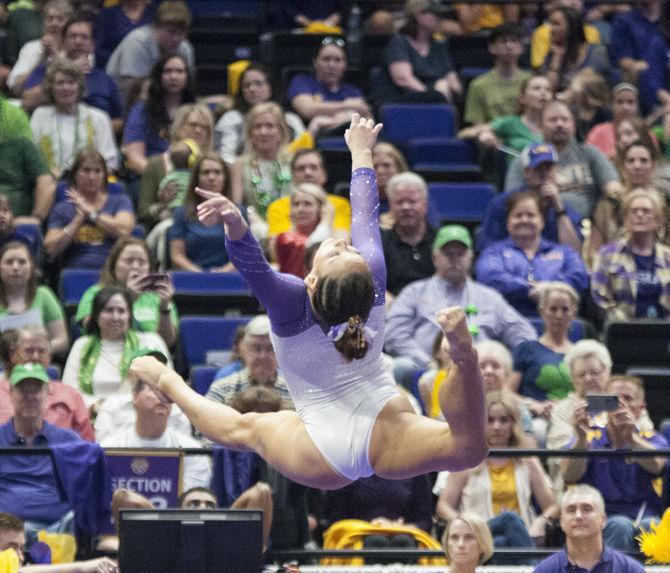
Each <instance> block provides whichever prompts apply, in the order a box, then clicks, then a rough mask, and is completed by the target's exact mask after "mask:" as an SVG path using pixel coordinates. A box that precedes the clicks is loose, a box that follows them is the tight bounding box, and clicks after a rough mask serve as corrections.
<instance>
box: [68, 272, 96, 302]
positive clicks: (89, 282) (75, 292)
mask: <svg viewBox="0 0 670 573" xmlns="http://www.w3.org/2000/svg"><path fill="white" fill-rule="evenodd" d="M98 280H100V271H99V270H96V269H63V270H62V271H61V275H60V283H59V285H58V296H59V298H60V300H61V302H62V303H63V306H65V307H68V306H70V307H71V306H75V307H76V306H77V305H78V304H79V301H80V299H81V297H82V295H83V294H84V291H86V289H87V288H88V287H90V286H93V285H94V284H95V283H97V282H98Z"/></svg>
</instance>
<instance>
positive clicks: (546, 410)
mask: <svg viewBox="0 0 670 573" xmlns="http://www.w3.org/2000/svg"><path fill="white" fill-rule="evenodd" d="M537 308H538V311H539V313H540V316H541V317H542V322H543V323H544V333H543V334H542V336H540V337H539V338H538V339H537V340H529V341H526V342H522V343H521V344H519V345H518V346H517V347H516V348H515V349H514V377H513V378H512V380H513V384H512V389H513V390H514V391H516V392H518V393H519V394H521V395H522V396H524V403H525V404H526V406H528V408H529V409H530V411H531V412H532V413H533V415H534V416H536V417H541V418H544V419H545V423H543V424H542V428H541V430H540V431H539V432H538V433H540V434H541V435H542V436H544V434H546V420H548V419H549V416H550V415H551V409H552V407H553V405H554V402H556V401H557V400H562V399H563V398H565V397H566V396H567V395H568V394H569V393H570V392H572V391H573V390H574V387H573V385H572V381H571V380H570V373H569V372H568V369H567V367H566V366H565V364H564V362H563V359H564V358H565V354H566V352H568V350H570V348H572V346H573V344H572V342H570V339H569V338H568V331H569V330H570V324H571V323H572V321H573V319H574V318H575V316H576V314H577V310H578V308H579V295H578V294H577V291H575V289H574V288H572V287H571V286H570V285H567V284H565V283H560V282H556V283H554V282H547V283H544V284H543V285H542V286H541V287H539V288H538V304H537Z"/></svg>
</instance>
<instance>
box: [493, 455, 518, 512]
mask: <svg viewBox="0 0 670 573" xmlns="http://www.w3.org/2000/svg"><path fill="white" fill-rule="evenodd" d="M488 468H489V478H490V479H491V505H492V506H493V514H494V515H500V514H501V513H502V512H503V511H514V512H516V513H519V496H518V495H517V493H516V478H515V473H514V462H512V461H510V462H507V463H506V464H505V465H504V466H493V465H491V464H488Z"/></svg>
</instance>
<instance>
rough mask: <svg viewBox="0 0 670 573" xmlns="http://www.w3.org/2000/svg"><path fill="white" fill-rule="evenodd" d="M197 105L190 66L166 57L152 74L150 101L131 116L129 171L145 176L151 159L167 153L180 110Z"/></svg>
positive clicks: (126, 146) (126, 144) (126, 136)
mask: <svg viewBox="0 0 670 573" xmlns="http://www.w3.org/2000/svg"><path fill="white" fill-rule="evenodd" d="M193 102H195V95H194V92H193V86H192V83H191V77H190V72H189V68H188V63H187V62H186V60H184V58H182V57H181V56H180V55H178V54H172V55H168V56H163V57H162V58H161V59H160V60H158V62H156V65H155V66H154V67H153V68H152V70H151V76H150V77H149V87H148V89H147V97H146V100H145V101H140V102H138V103H136V104H135V105H134V106H133V107H132V108H131V109H130V111H129V112H128V118H127V119H126V125H125V126H124V129H123V148H122V150H123V154H124V155H125V158H126V166H127V167H128V169H130V170H131V171H133V172H134V173H136V174H137V175H141V174H142V173H144V170H145V169H146V168H147V163H148V160H149V158H150V157H153V156H154V155H158V154H160V153H163V152H164V151H166V150H167V148H168V146H169V141H168V132H169V130H170V124H171V123H172V121H173V120H174V118H175V115H176V113H177V109H178V108H179V106H180V105H183V104H186V103H193Z"/></svg>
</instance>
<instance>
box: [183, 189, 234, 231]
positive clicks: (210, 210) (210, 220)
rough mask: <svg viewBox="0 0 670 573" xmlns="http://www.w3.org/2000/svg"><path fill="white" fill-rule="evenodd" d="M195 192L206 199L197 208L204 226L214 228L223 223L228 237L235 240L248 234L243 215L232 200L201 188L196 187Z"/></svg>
mask: <svg viewBox="0 0 670 573" xmlns="http://www.w3.org/2000/svg"><path fill="white" fill-rule="evenodd" d="M195 192H196V193H197V194H198V195H200V196H201V197H204V198H205V201H203V202H202V203H200V204H199V205H198V207H197V210H198V219H200V222H201V223H202V224H203V225H206V226H207V227H212V226H213V225H216V224H218V223H221V222H223V224H224V226H225V229H226V235H228V237H230V238H231V239H233V240H237V239H240V238H241V237H242V236H243V235H244V234H245V233H246V232H247V224H246V223H245V221H244V217H242V213H240V210H239V209H238V208H237V206H236V205H235V203H233V202H232V201H231V200H230V199H228V198H227V197H224V196H223V195H221V194H219V193H214V192H213V191H207V190H205V189H201V188H200V187H196V188H195Z"/></svg>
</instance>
